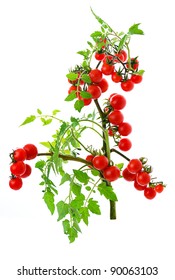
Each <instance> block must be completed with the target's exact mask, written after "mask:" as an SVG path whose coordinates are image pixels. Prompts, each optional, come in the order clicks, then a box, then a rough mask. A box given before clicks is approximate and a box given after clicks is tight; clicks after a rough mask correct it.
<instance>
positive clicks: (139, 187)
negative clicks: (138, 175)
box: [134, 181, 147, 191]
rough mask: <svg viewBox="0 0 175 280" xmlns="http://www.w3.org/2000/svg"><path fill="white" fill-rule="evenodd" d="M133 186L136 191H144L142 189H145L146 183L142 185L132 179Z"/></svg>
mask: <svg viewBox="0 0 175 280" xmlns="http://www.w3.org/2000/svg"><path fill="white" fill-rule="evenodd" d="M134 187H135V189H136V190H138V191H144V189H146V187H147V185H144V186H142V185H140V184H138V183H137V181H134Z"/></svg>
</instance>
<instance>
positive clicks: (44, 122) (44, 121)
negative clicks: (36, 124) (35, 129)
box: [40, 118, 52, 125]
mask: <svg viewBox="0 0 175 280" xmlns="http://www.w3.org/2000/svg"><path fill="white" fill-rule="evenodd" d="M40 120H41V121H42V123H43V125H48V124H50V123H51V122H52V119H45V118H40Z"/></svg>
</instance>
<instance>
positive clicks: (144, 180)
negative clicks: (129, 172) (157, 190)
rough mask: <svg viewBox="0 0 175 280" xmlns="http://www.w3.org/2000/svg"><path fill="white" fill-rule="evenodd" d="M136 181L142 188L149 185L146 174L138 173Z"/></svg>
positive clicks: (143, 172) (148, 176)
mask: <svg viewBox="0 0 175 280" xmlns="http://www.w3.org/2000/svg"><path fill="white" fill-rule="evenodd" d="M136 180H137V183H138V184H140V185H142V186H144V185H147V184H149V182H150V180H151V178H150V175H149V174H148V173H147V172H145V171H140V172H139V173H137V174H136Z"/></svg>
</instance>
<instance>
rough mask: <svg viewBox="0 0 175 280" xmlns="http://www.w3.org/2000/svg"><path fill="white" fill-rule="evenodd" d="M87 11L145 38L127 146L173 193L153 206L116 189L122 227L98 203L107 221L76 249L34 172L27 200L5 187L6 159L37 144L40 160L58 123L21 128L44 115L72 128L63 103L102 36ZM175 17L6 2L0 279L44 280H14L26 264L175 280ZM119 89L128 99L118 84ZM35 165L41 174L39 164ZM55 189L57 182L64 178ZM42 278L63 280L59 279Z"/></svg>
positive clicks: (146, 10)
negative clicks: (71, 74)
mask: <svg viewBox="0 0 175 280" xmlns="http://www.w3.org/2000/svg"><path fill="white" fill-rule="evenodd" d="M90 6H92V8H93V9H94V11H95V12H96V13H97V14H98V15H99V16H101V17H102V18H103V19H104V20H106V21H107V22H108V23H109V24H110V25H111V26H112V27H113V28H114V29H116V30H117V31H121V30H123V31H127V29H128V27H129V26H131V25H132V24H133V23H139V22H140V23H141V27H142V29H143V30H144V31H145V36H135V37H133V40H132V43H131V51H132V54H133V56H136V55H139V60H140V66H141V68H143V69H145V70H146V72H145V75H144V80H143V83H142V84H140V85H138V86H137V87H136V88H135V90H134V91H133V92H129V93H124V95H125V97H126V98H127V100H128V104H127V107H126V109H125V111H124V112H125V117H126V119H127V121H129V122H130V123H131V124H132V126H133V133H132V135H131V137H130V138H131V139H132V142H133V148H132V150H131V151H129V152H128V156H130V157H131V158H132V157H133V158H134V157H140V156H146V157H148V158H149V163H150V164H152V165H153V167H154V175H155V176H157V177H158V179H160V180H163V181H164V182H165V183H167V189H166V190H165V191H164V193H162V194H160V195H157V197H156V199H155V200H153V201H148V200H146V199H145V198H144V197H143V194H141V193H140V192H137V191H135V189H133V187H132V184H129V183H127V182H125V183H122V182H116V183H115V184H114V188H115V189H116V192H117V195H118V199H119V202H118V203H117V215H118V218H117V220H116V221H110V220H109V213H108V212H109V208H108V203H107V202H105V201H104V200H103V199H101V198H100V202H101V209H102V216H100V217H99V216H95V217H91V218H90V224H89V226H88V228H87V227H83V233H82V234H81V235H80V236H79V239H78V240H77V241H76V242H75V243H74V244H69V243H68V240H67V237H66V236H64V235H63V233H62V226H61V223H60V224H59V223H57V222H56V220H57V216H56V215H54V216H53V217H52V216H51V215H50V213H49V211H48V210H47V207H46V206H45V204H44V202H43V200H42V192H41V188H40V187H39V186H38V183H39V182H40V174H39V173H38V172H37V170H33V176H31V177H30V178H28V179H26V180H25V183H24V187H23V188H22V189H21V190H20V191H18V192H15V191H12V190H11V189H10V188H9V187H8V180H9V175H10V172H9V163H10V161H9V156H8V155H9V153H10V152H11V151H12V149H15V148H17V147H22V146H23V145H25V144H26V143H33V144H35V145H37V146H38V147H39V149H41V150H42V151H43V148H42V147H41V146H40V145H39V144H38V143H39V142H40V141H47V140H50V139H51V135H52V133H53V132H54V130H55V129H56V127H57V126H56V124H53V126H51V127H42V126H41V125H40V123H39V122H37V123H36V124H33V125H28V126H26V127H21V128H19V125H20V124H21V122H22V121H23V120H24V119H25V117H26V116H29V115H30V114H35V112H36V109H37V108H40V109H42V110H43V112H44V113H50V112H51V111H52V109H56V108H58V109H61V110H62V113H61V114H60V117H62V118H66V119H68V118H69V117H70V114H72V115H73V114H74V111H73V110H72V104H69V103H65V102H64V101H63V100H64V98H65V96H66V95H67V88H68V84H67V80H66V78H65V74H66V73H67V72H68V69H69V68H70V67H71V66H74V65H75V64H76V63H79V62H81V57H80V56H78V55H77V54H76V52H77V51H78V50H82V49H84V48H86V47H87V45H86V41H87V40H89V35H90V34H91V33H92V32H93V31H94V30H98V27H99V25H98V23H97V22H96V20H95V18H94V17H93V15H92V14H91V12H90ZM173 11H174V9H173V1H170V0H167V1H152V2H151V5H150V3H148V2H147V1H129V0H126V1H123V2H121V1H113V0H108V1H106V2H103V1H79V0H74V1H67V0H64V1H44V0H42V1H38V0H35V1H33V0H31V1H8V0H7V1H5V0H4V1H1V2H0V41H1V42H0V96H1V110H0V121H1V134H0V155H1V156H0V257H1V261H0V276H1V278H2V279H3V280H6V279H13V280H16V279H22V278H24V279H37V277H36V276H35V277H32V276H28V277H26V276H25V277H22V276H21V277H20V276H17V272H16V271H17V269H18V268H20V267H21V266H22V265H24V266H25V267H27V268H32V267H35V266H41V267H43V268H55V267H58V266H60V267H62V268H68V267H70V266H72V265H74V266H75V267H77V268H79V269H81V268H83V267H85V268H101V269H102V270H104V269H107V270H109V268H110V267H111V266H127V267H131V266H133V267H134V266H141V267H142V266H151V267H154V266H158V268H159V275H158V276H154V277H153V276H144V279H159V280H163V279H174V274H175V273H174V268H173V265H174V251H175V242H174V236H175V227H174V214H175V191H174V155H175V152H174V142H175V137H174V134H173V130H174V117H175V112H174V65H175V58H174V53H173V52H174V45H173V41H172V40H173V36H174V13H173ZM114 88H115V91H116V92H118V93H119V92H120V93H121V90H120V88H119V86H118V85H117V86H115V87H113V88H112V90H113V89H114ZM113 92H114V91H113ZM110 93H112V92H111V91H109V92H108V93H107V94H106V96H108V94H110ZM76 114H77V113H76ZM117 160H118V161H119V162H120V161H121V159H117ZM31 164H32V166H33V167H34V164H35V160H34V161H33V162H32V163H31ZM56 180H57V182H58V183H59V178H56ZM94 277H95V276H94ZM117 277H118V278H117ZM38 278H39V279H56V276H50V277H49V276H45V277H44V276H43V277H39V276H38ZM70 278H71V279H77V277H76V276H72V277H71V276H70ZM95 278H98V277H95ZM106 278H107V279H108V278H110V279H116V278H117V279H120V278H121V279H126V278H127V276H124V277H122V276H120V277H119V276H117V275H115V276H113V277H112V276H110V273H107V274H103V276H101V277H99V279H106ZM59 279H68V277H63V276H62V277H61V276H59ZM83 279H92V277H87V278H86V277H85V276H84V277H83ZM127 279H135V277H134V276H128V278H127ZM139 279H140V278H139Z"/></svg>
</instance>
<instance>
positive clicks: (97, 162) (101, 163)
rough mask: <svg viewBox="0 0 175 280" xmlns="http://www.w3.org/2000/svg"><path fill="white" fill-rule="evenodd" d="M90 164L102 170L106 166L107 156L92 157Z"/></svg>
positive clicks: (107, 162)
mask: <svg viewBox="0 0 175 280" xmlns="http://www.w3.org/2000/svg"><path fill="white" fill-rule="evenodd" d="M92 164H93V166H94V167H95V168H96V169H98V170H103V169H105V168H106V167H107V166H108V164H109V161H108V158H107V157H105V156H100V155H97V156H95V157H94V158H93V160H92Z"/></svg>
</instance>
